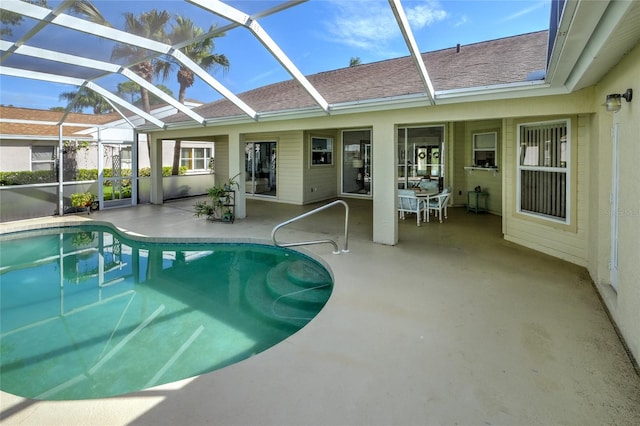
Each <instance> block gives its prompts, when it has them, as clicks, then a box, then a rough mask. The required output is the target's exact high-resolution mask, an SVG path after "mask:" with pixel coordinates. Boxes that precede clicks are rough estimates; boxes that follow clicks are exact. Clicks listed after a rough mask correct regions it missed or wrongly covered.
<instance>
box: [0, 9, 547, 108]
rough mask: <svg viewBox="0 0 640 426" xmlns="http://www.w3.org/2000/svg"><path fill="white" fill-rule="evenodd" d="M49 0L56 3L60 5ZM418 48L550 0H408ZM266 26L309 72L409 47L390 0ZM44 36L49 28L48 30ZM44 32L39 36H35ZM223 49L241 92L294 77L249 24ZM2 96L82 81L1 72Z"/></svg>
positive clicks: (524, 23)
mask: <svg viewBox="0 0 640 426" xmlns="http://www.w3.org/2000/svg"><path fill="white" fill-rule="evenodd" d="M94 3H95V4H96V5H97V6H98V7H99V8H100V10H101V11H102V12H103V14H105V16H106V17H107V19H108V20H109V21H110V22H112V23H113V25H114V26H115V27H117V28H122V27H123V25H124V18H123V13H124V12H125V11H130V12H132V13H134V14H138V13H140V12H143V11H148V10H150V9H153V8H156V9H159V10H161V9H165V10H168V11H170V12H172V13H175V14H182V15H185V16H189V17H191V18H192V19H193V20H194V22H195V23H196V24H197V25H199V26H201V27H203V28H205V29H208V27H209V26H210V25H212V24H218V25H225V24H227V23H228V22H227V21H224V20H222V19H220V18H218V17H217V16H215V15H212V14H210V13H208V12H205V11H203V10H201V9H199V8H198V7H196V6H194V5H192V4H188V3H186V2H184V1H181V0H168V1H162V0H129V1H122V0H117V1H113V0H111V1H100V0H96V1H94ZM227 3H229V4H230V5H232V6H234V7H235V8H237V9H240V10H242V11H244V12H246V13H248V14H251V13H256V12H258V11H262V10H265V9H268V8H270V7H273V6H274V5H276V4H278V3H280V2H278V1H270V0H253V1H228V2H227ZM55 4H56V2H55V1H54V0H49V5H50V6H51V5H55ZM402 4H403V7H404V9H405V12H406V14H407V16H408V19H409V22H410V25H411V28H412V31H413V32H414V36H415V38H416V42H417V44H418V48H419V49H420V51H422V52H426V51H432V50H438V49H444V48H448V47H453V46H455V45H456V44H458V43H460V44H462V45H465V44H470V43H477V42H481V41H486V40H492V39H496V38H502V37H508V36H512V35H516V34H523V33H528V32H533V31H539V30H543V29H547V28H548V24H549V9H550V0H508V1H501V0H488V1H485V0H472V1H463V0H440V1H430V0H403V1H402ZM259 23H260V25H261V26H262V27H263V28H264V29H265V30H266V31H267V33H268V34H269V35H270V36H271V38H273V39H274V40H275V41H276V42H277V43H278V44H279V46H280V47H281V49H282V50H283V51H284V52H285V54H287V56H288V57H289V58H290V59H291V60H292V61H293V62H294V64H296V66H297V67H298V69H300V71H301V72H302V73H303V74H307V75H308V74H313V73H317V72H322V71H327V70H332V69H337V68H343V67H346V66H348V65H349V61H350V59H351V58H352V57H358V58H360V60H361V62H362V63H368V62H375V61H380V60H385V59H389V58H394V57H399V56H406V55H408V54H409V52H408V49H407V47H406V45H405V44H404V41H403V39H402V36H401V34H400V31H399V29H398V28H397V25H396V23H395V20H394V17H393V13H392V12H391V9H390V7H389V3H388V2H387V1H385V0H380V1H379V0H310V1H308V2H306V3H302V4H300V5H297V6H294V7H292V8H290V9H287V10H284V11H281V12H279V13H277V14H275V15H271V16H268V17H264V18H261V19H260V20H259ZM42 38H43V39H44V38H45V37H44V35H43V37H42ZM49 38H50V39H49V40H42V41H40V43H43V44H42V46H43V47H44V46H45V44H46V43H48V46H47V47H48V48H50V49H54V50H63V51H65V52H69V51H73V50H74V49H75V52H74V53H76V54H77V51H78V50H79V51H82V52H86V53H87V54H90V55H91V56H92V57H96V58H101V59H103V60H108V58H109V55H110V51H111V47H109V45H107V44H105V43H102V42H100V41H97V42H96V41H95V40H90V38H87V39H86V40H84V41H86V46H85V45H84V44H83V40H82V37H77V35H76V37H75V38H74V39H71V40H72V41H69V40H68V39H66V40H65V39H63V38H62V37H61V39H60V40H59V41H57V42H55V41H53V42H52V40H51V39H53V38H52V37H51V36H49ZM36 41H37V40H34V42H36ZM216 51H217V52H218V53H224V54H225V55H226V56H227V58H228V59H229V61H230V64H231V67H230V69H229V71H227V72H225V73H223V72H222V71H220V70H218V71H215V72H214V73H213V75H214V77H216V79H218V80H219V81H220V82H221V83H222V84H224V85H225V86H226V87H227V88H228V89H229V90H231V91H232V92H233V93H236V94H238V93H241V92H244V91H246V90H250V89H253V88H256V87H260V86H263V85H266V84H270V83H274V82H278V81H283V80H287V79H290V78H291V77H290V76H289V74H288V73H287V72H286V70H284V68H283V67H282V66H281V65H280V64H279V63H278V62H277V61H276V60H275V59H273V57H272V56H271V55H270V54H269V53H268V52H267V51H266V49H264V47H263V46H262V45H261V44H260V42H259V41H257V39H256V38H255V37H254V36H253V35H252V34H251V33H250V32H249V31H248V30H246V29H244V28H236V29H234V30H232V31H229V32H228V33H227V34H226V35H225V36H224V37H221V38H217V39H216ZM119 81H122V80H119V79H115V78H103V79H101V80H98V81H97V83H99V84H101V85H103V86H104V87H106V88H107V89H108V90H112V91H115V88H116V86H117V83H118V82H119ZM154 83H156V84H157V83H162V84H165V85H166V86H168V87H170V88H171V89H172V90H173V91H174V94H175V96H177V92H178V89H177V84H176V83H175V77H174V76H173V75H172V76H171V77H170V78H169V79H167V80H166V81H157V80H156V81H155V82H154ZM0 90H1V92H0V103H2V104H3V105H13V106H19V107H27V108H39V109H48V108H50V107H53V106H64V102H63V101H60V100H59V94H60V93H61V92H65V91H73V90H75V87H73V86H65V85H59V84H51V83H41V82H37V81H34V80H26V79H19V78H12V77H4V76H2V77H0ZM187 97H188V98H192V99H197V100H199V101H202V102H211V101H213V100H216V99H219V98H220V95H219V94H217V92H215V91H214V90H213V89H211V88H210V87H209V86H208V85H206V84H204V83H203V82H200V81H198V82H196V84H195V85H194V86H193V87H192V88H190V89H188V90H187Z"/></svg>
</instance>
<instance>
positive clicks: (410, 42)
mask: <svg viewBox="0 0 640 426" xmlns="http://www.w3.org/2000/svg"><path fill="white" fill-rule="evenodd" d="M389 6H391V10H392V11H393V15H394V16H395V18H396V22H397V23H398V27H399V28H400V31H401V32H402V37H403V38H404V41H405V43H406V44H407V47H408V48H409V52H411V58H412V59H413V62H414V63H415V65H416V67H417V68H418V73H419V74H420V79H421V80H422V85H423V86H424V88H425V91H426V94H427V96H428V97H429V103H430V104H431V105H435V103H436V101H435V96H434V95H435V91H434V88H433V84H431V79H430V78H429V73H428V72H427V67H426V66H425V64H424V60H422V54H421V53H420V50H419V49H418V44H417V43H416V40H415V38H414V37H413V32H411V27H410V26H409V20H408V19H407V16H406V15H405V13H404V9H403V7H402V3H400V0H389Z"/></svg>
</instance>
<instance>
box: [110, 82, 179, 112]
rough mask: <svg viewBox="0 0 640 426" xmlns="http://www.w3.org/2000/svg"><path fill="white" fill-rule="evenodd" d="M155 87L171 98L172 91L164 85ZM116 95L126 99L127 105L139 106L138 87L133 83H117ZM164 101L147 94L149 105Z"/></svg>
mask: <svg viewBox="0 0 640 426" xmlns="http://www.w3.org/2000/svg"><path fill="white" fill-rule="evenodd" d="M156 87H157V88H158V89H160V90H161V91H163V92H164V93H166V94H167V95H169V96H171V97H173V91H172V90H171V89H169V88H168V87H167V86H165V85H164V84H156ZM118 95H120V96H121V97H123V98H126V97H128V98H129V103H131V104H134V105H137V106H139V104H140V85H139V84H138V83H136V82H134V81H125V82H124V83H118ZM163 102H164V101H163V100H162V99H160V98H159V97H158V96H156V95H154V94H153V93H150V94H149V104H150V105H158V104H161V103H163Z"/></svg>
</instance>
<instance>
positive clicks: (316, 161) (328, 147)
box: [311, 136, 333, 166]
mask: <svg viewBox="0 0 640 426" xmlns="http://www.w3.org/2000/svg"><path fill="white" fill-rule="evenodd" d="M331 164H333V139H332V138H323V137H315V136H314V137H312V138H311V165H312V166H320V165H331Z"/></svg>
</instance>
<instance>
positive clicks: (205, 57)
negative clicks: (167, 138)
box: [156, 16, 229, 175]
mask: <svg viewBox="0 0 640 426" xmlns="http://www.w3.org/2000/svg"><path fill="white" fill-rule="evenodd" d="M215 29H216V27H215V26H211V27H210V28H209V33H211V32H213V31H214V30H215ZM203 34H204V30H203V29H202V28H200V27H198V26H196V25H194V23H193V22H192V21H191V20H190V19H189V18H185V17H183V16H176V17H175V18H174V22H173V24H172V25H171V32H170V33H169V40H170V42H171V44H172V45H176V44H179V43H183V42H188V41H189V40H193V39H195V38H197V37H200V36H202V35H203ZM224 35H225V34H224V33H219V34H216V35H214V36H211V37H206V38H204V39H202V40H199V41H196V42H195V43H191V44H188V45H187V46H184V47H182V48H180V51H181V52H182V53H184V54H185V56H187V57H188V58H189V59H191V60H192V61H193V62H195V63H196V64H197V65H199V66H200V67H201V68H202V69H204V70H207V71H208V70H210V69H213V68H215V67H221V68H222V69H223V70H225V71H226V70H227V69H229V60H228V59H227V57H226V56H225V55H223V54H219V53H214V52H213V51H214V48H215V43H214V38H216V37H223V36H224ZM156 65H157V67H156V73H157V74H158V75H160V76H162V79H163V80H165V79H166V78H167V77H168V76H169V73H170V72H171V70H172V69H174V68H178V72H177V74H176V77H177V79H178V84H179V86H180V91H179V92H178V102H180V103H181V104H184V100H185V96H186V92H187V89H188V88H189V87H191V86H193V83H194V82H195V73H194V72H193V70H192V69H191V68H189V67H187V66H186V65H184V64H182V63H180V62H178V61H177V60H175V58H173V57H168V58H167V61H164V62H157V63H156ZM181 145H182V144H181V141H179V140H177V141H176V142H175V145H174V148H173V169H172V172H171V173H172V174H173V175H177V174H178V172H179V168H180V150H181V147H182V146H181Z"/></svg>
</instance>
